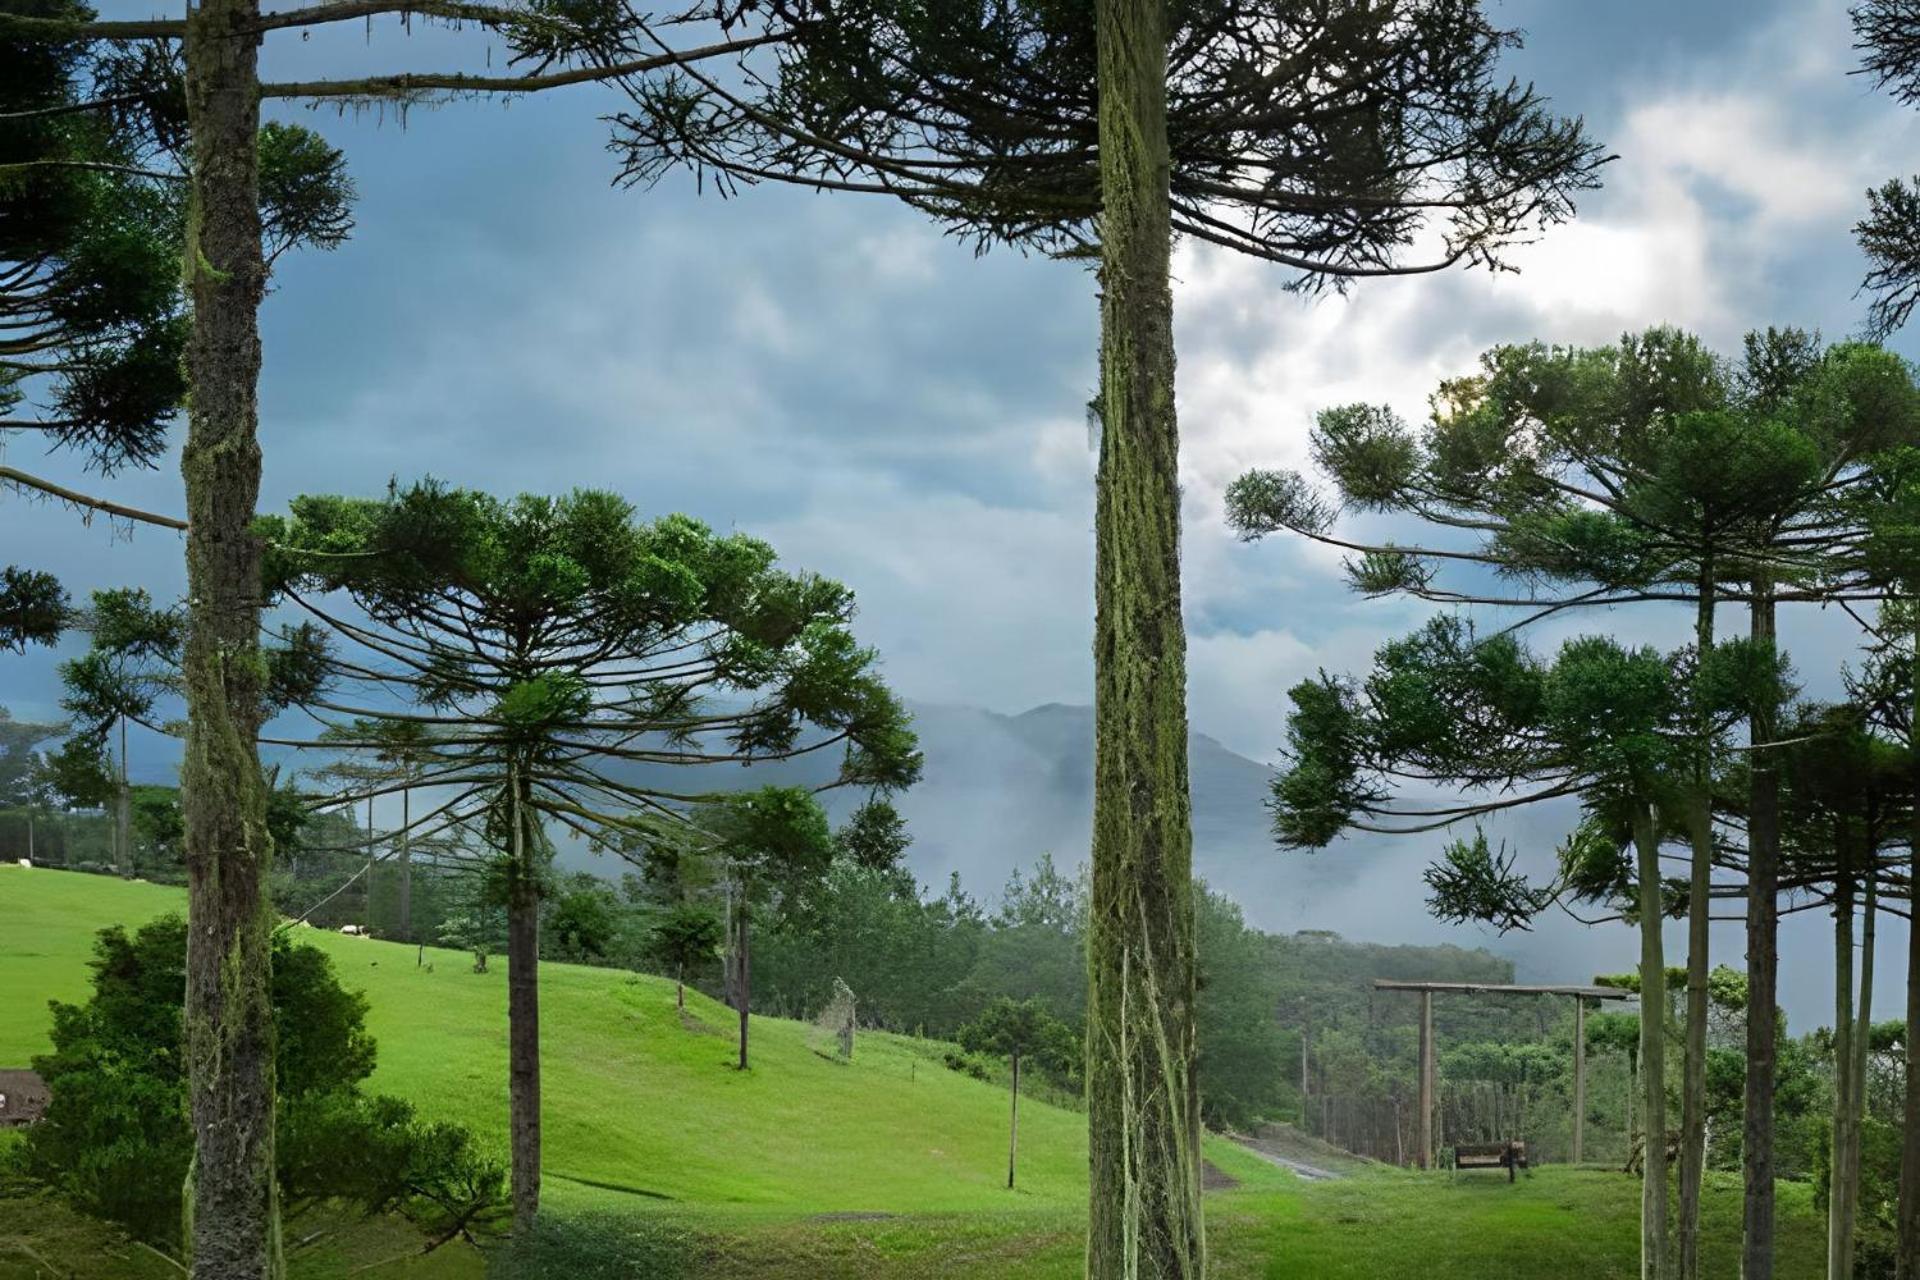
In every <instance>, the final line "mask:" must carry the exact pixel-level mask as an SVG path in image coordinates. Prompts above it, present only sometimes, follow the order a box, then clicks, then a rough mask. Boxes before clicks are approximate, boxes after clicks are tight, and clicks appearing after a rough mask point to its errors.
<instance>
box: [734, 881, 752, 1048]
mask: <svg viewBox="0 0 1920 1280" xmlns="http://www.w3.org/2000/svg"><path fill="white" fill-rule="evenodd" d="M734 910H735V912H736V915H735V923H734V945H735V947H736V948H737V951H736V954H735V955H734V959H733V981H734V995H735V997H736V999H737V1001H738V1003H737V1004H735V1005H734V1008H735V1009H737V1010H738V1011H739V1013H740V1070H742V1071H745V1070H746V1069H747V1022H748V1019H749V1018H750V1017H751V1016H752V1008H753V943H752V941H751V939H750V937H749V929H750V921H749V920H748V918H747V917H748V912H747V895H746V893H745V892H744V890H743V891H742V892H741V894H740V897H739V900H738V902H737V903H736V905H735V907H734Z"/></svg>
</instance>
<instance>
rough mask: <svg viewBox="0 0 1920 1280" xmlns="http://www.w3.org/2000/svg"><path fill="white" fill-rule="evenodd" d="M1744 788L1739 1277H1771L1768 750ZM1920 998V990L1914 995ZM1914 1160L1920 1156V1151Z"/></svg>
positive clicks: (1774, 886) (1774, 956)
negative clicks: (1743, 1064) (1744, 947)
mask: <svg viewBox="0 0 1920 1280" xmlns="http://www.w3.org/2000/svg"><path fill="white" fill-rule="evenodd" d="M1749 630H1750V633H1751V636H1752V639H1753V642H1754V643H1755V644H1756V645H1761V646H1764V648H1765V650H1766V652H1769V653H1771V652H1772V649H1773V639H1774V603H1773V582H1772V579H1771V578H1770V577H1768V576H1767V575H1766V573H1765V572H1764V571H1762V572H1761V573H1759V574H1756V576H1755V578H1754V583H1753V607H1752V618H1751V625H1750V628H1749ZM1777 719H1778V717H1777V694H1776V691H1775V690H1774V689H1773V688H1772V687H1771V686H1768V687H1767V688H1766V689H1764V690H1763V691H1762V693H1761V695H1760V697H1759V700H1758V701H1757V702H1756V703H1755V705H1754V708H1753V715H1752V717H1751V719H1750V720H1749V723H1748V733H1747V737H1748V741H1749V742H1750V743H1752V744H1753V745H1754V746H1759V745H1761V744H1762V743H1769V742H1772V741H1773V740H1774V735H1775V732H1776V729H1777ZM1751 762H1752V767H1751V771H1750V773H1749V774H1748V792H1747V797H1748V798H1747V1076H1746V1097H1745V1117H1744V1123H1745V1130H1744V1132H1743V1134H1742V1138H1741V1172H1742V1175H1743V1181H1744V1183H1745V1191H1746V1194H1745V1201H1744V1204H1743V1207H1742V1242H1741V1253H1740V1274H1741V1276H1742V1277H1743V1280H1773V1094H1774V1080H1775V1077H1776V1075H1777V1073H1778V1070H1779V1066H1778V1064H1779V1054H1780V1050H1779V1024H1780V1019H1779V1014H1778V1012H1777V1009H1778V1005H1779V997H1778V994H1777V990H1778V977H1779V970H1780V773H1779V770H1778V768H1777V767H1776V766H1775V764H1774V754H1773V752H1772V751H1771V750H1759V751H1755V752H1753V753H1752V757H1751ZM1916 999H1920V992H1917V993H1916ZM1915 1159H1916V1160H1920V1150H1916V1152H1915ZM1917 1280H1920V1278H1917Z"/></svg>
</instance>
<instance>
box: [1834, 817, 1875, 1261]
mask: <svg viewBox="0 0 1920 1280" xmlns="http://www.w3.org/2000/svg"><path fill="white" fill-rule="evenodd" d="M1868 856H1869V857H1870V858H1873V859H1874V861H1875V862H1877V861H1878V859H1877V856H1876V855H1875V854H1874V853H1873V851H1872V849H1871V848H1870V849H1869V851H1868ZM1866 875H1867V888H1866V897H1865V901H1864V902H1863V903H1862V904H1861V905H1862V921H1861V925H1860V998H1859V1002H1858V1012H1857V1013H1856V1014H1855V1015H1854V1024H1853V1025H1854V1029H1853V1060H1852V1062H1850V1063H1849V1064H1848V1067H1847V1069H1848V1070H1849V1071H1851V1072H1852V1073H1853V1083H1852V1086H1851V1090H1852V1092H1851V1095H1850V1099H1849V1100H1850V1101H1851V1102H1852V1104H1853V1110H1852V1114H1851V1115H1850V1116H1849V1117H1848V1118H1847V1164H1846V1170H1847V1220H1848V1222H1849V1223H1850V1224H1851V1223H1852V1222H1854V1221H1856V1220H1857V1219H1858V1218H1859V1216H1860V1142H1861V1138H1862V1135H1863V1133H1864V1132H1865V1130H1866V1115H1867V1056H1868V1054H1869V1053H1870V1052H1871V1050H1872V1047H1873V953H1874V938H1875V934H1877V933H1878V931H1879V930H1878V927H1877V924H1876V921H1875V917H1876V916H1877V915H1878V914H1879V910H1880V887H1879V872H1878V868H1877V867H1876V866H1875V865H1874V864H1873V863H1872V862H1870V863H1869V864H1868V870H1867V873H1866ZM1842 1245H1843V1251H1844V1257H1843V1258H1842V1259H1841V1262H1842V1264H1843V1265H1844V1266H1845V1267H1846V1270H1845V1271H1844V1272H1843V1273H1842V1274H1844V1275H1847V1276H1851V1275H1852V1274H1853V1252H1854V1237H1853V1232H1851V1231H1849V1232H1848V1233H1847V1235H1846V1238H1845V1239H1844V1240H1843V1241H1842Z"/></svg>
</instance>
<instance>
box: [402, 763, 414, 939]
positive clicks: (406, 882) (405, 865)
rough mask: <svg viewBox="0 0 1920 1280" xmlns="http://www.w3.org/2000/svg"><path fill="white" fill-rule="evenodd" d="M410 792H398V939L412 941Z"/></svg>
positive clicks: (411, 805)
mask: <svg viewBox="0 0 1920 1280" xmlns="http://www.w3.org/2000/svg"><path fill="white" fill-rule="evenodd" d="M412 799H413V796H412V793H411V792H409V791H406V790H402V791H401V792H400V940H401V941H402V942H412V941H413V842H412V839H411V833H410V832H409V831H408V830H407V828H408V826H409V825H410V824H411V823H412V821H413V804H412Z"/></svg>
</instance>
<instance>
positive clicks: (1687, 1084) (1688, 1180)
mask: <svg viewBox="0 0 1920 1280" xmlns="http://www.w3.org/2000/svg"><path fill="white" fill-rule="evenodd" d="M1716 587H1717V579H1716V577H1715V573H1714V557H1713V554H1712V553H1711V552H1707V553H1705V554H1703V555H1702V556H1701V557H1700V581H1699V583H1698V584H1697V589H1698V591H1699V593H1700V600H1699V606H1698V608H1697V610H1696V611H1695V614H1694V648H1695V651H1696V652H1697V653H1698V655H1699V658H1700V661H1701V662H1702V663H1704V662H1705V661H1706V658H1707V655H1708V654H1709V653H1711V652H1712V650H1713V606H1714V592H1715V590H1716ZM1712 727H1713V726H1712V723H1711V721H1710V720H1709V718H1708V715H1707V711H1706V706H1705V703H1704V701H1702V702H1701V703H1700V705H1699V707H1698V709H1697V710H1696V713H1695V716H1694V725H1693V729H1694V735H1695V741H1694V756H1693V778H1692V780H1691V786H1690V787H1689V788H1688V795H1687V838H1688V843H1689V844H1690V845H1691V846H1692V848H1691V851H1690V852H1691V854H1692V858H1691V860H1690V862H1689V866H1688V871H1689V875H1688V878H1687V1019H1686V1041H1685V1048H1684V1056H1683V1059H1682V1062H1681V1068H1680V1215H1679V1219H1680V1220H1679V1231H1678V1237H1679V1252H1680V1259H1679V1262H1680V1272H1679V1273H1680V1276H1681V1280H1697V1277H1698V1276H1699V1274H1700V1183H1701V1179H1702V1177H1703V1176H1704V1174H1705V1172H1706V1167H1707V974H1708V972H1709V970H1708V955H1707V940H1708V939H1707V921H1708V908H1709V906H1710V905H1711V903H1710V902H1709V893H1710V891H1711V889H1712V885H1713V756H1712V737H1711V731H1712Z"/></svg>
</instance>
